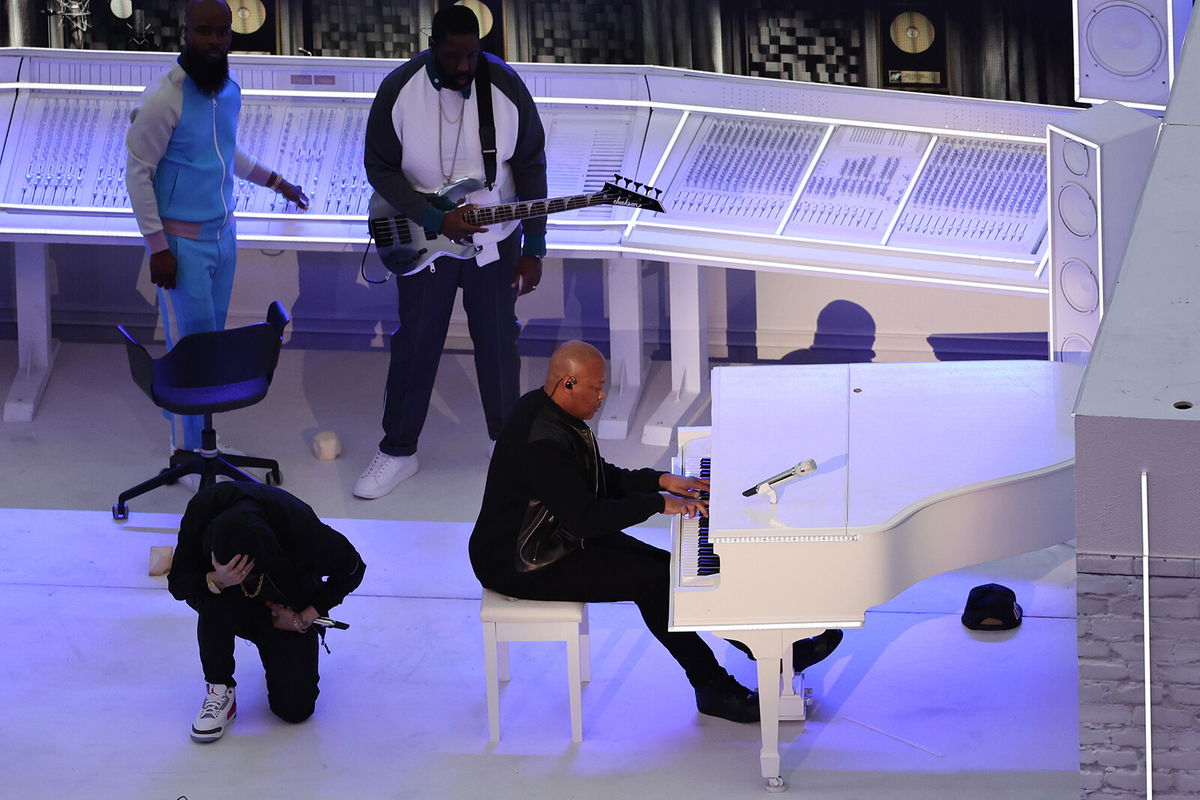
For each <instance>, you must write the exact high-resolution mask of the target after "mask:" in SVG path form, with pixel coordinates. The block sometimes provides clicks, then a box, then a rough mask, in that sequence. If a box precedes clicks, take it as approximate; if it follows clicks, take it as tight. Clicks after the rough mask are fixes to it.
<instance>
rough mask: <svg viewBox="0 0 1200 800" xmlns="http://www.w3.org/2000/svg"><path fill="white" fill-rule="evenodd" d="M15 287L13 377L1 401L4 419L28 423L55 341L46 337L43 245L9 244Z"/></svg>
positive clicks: (39, 396)
mask: <svg viewBox="0 0 1200 800" xmlns="http://www.w3.org/2000/svg"><path fill="white" fill-rule="evenodd" d="M13 255H14V258H13V261H14V265H15V267H16V289H17V365H18V366H17V376H16V377H15V378H13V382H12V386H11V387H10V388H9V390H8V397H7V399H6V400H5V401H4V421H5V422H32V421H33V414H34V412H35V411H36V410H37V405H38V401H39V400H41V399H42V392H43V391H45V389H46V381H48V380H49V379H50V368H51V367H52V366H53V365H54V357H55V356H56V355H57V354H58V342H56V341H54V340H53V339H51V338H50V281H49V278H48V276H47V274H46V245H44V244H35V243H30V242H16V243H15V244H14V245H13Z"/></svg>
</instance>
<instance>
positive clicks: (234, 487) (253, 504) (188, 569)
mask: <svg viewBox="0 0 1200 800" xmlns="http://www.w3.org/2000/svg"><path fill="white" fill-rule="evenodd" d="M226 512H229V513H226ZM217 517H222V523H223V524H229V523H231V522H232V523H234V524H236V523H238V522H244V523H245V524H246V525H257V526H262V525H264V524H265V525H266V526H267V527H269V528H270V529H271V531H272V532H273V533H274V537H273V538H274V541H275V542H277V543H278V547H277V548H274V549H273V551H272V552H270V553H266V554H264V555H262V556H260V557H258V558H256V560H255V568H254V571H255V572H256V573H259V572H265V573H266V574H267V575H268V576H269V577H270V579H271V588H272V589H274V591H269V592H268V593H267V594H265V595H264V597H268V598H270V599H273V600H276V602H281V603H282V604H284V605H286V606H288V607H289V608H291V609H292V610H294V611H302V610H304V609H305V608H307V607H308V606H310V605H311V606H312V607H313V608H315V609H316V610H317V611H319V612H321V613H322V614H327V613H329V610H330V609H331V608H333V607H334V606H336V605H337V604H338V603H340V602H342V600H344V599H345V597H346V595H348V594H350V592H352V591H354V590H355V589H356V588H358V585H359V584H360V583H362V579H363V573H364V571H365V569H366V565H365V564H363V561H362V559H361V558H360V557H359V555H358V551H357V550H355V549H354V545H352V544H350V541H349V540H348V539H346V537H345V536H343V535H342V534H340V533H338V532H337V531H335V530H334V529H333V528H331V527H329V526H328V525H326V524H325V523H324V522H321V520H320V519H319V518H318V517H317V515H316V513H315V512H314V511H313V510H312V508H310V507H309V506H308V504H306V503H304V502H302V501H301V500H299V499H297V498H296V497H293V496H292V495H290V494H288V493H287V492H285V491H283V490H282V489H276V488H274V487H271V486H264V485H262V484H255V483H248V482H245V481H232V482H228V483H218V484H216V485H214V486H210V487H208V488H207V489H203V490H201V491H199V492H197V493H196V496H195V497H193V498H192V500H191V502H190V503H188V506H187V510H186V511H185V512H184V514H183V519H182V520H181V521H180V524H179V541H178V544H177V545H176V547H175V555H174V557H173V559H172V561H171V571H170V573H169V574H168V575H167V587H168V588H169V589H170V590H171V594H172V595H173V596H174V597H175V599H176V600H196V599H199V598H202V597H204V596H205V595H206V594H208V591H209V590H208V585H207V584H206V583H205V575H206V574H207V573H208V572H211V571H212V568H213V567H212V561H211V555H212V551H211V549H210V546H207V545H208V539H207V538H206V536H205V531H206V530H207V529H208V527H209V524H210V523H211V522H212V521H213V520H214V519H216V518H217ZM219 555H220V554H219Z"/></svg>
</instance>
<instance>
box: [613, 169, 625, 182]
mask: <svg viewBox="0 0 1200 800" xmlns="http://www.w3.org/2000/svg"><path fill="white" fill-rule="evenodd" d="M623 180H625V179H624V178H622V177H621V173H619V172H614V173H613V182H614V183H620V182H621V181H623Z"/></svg>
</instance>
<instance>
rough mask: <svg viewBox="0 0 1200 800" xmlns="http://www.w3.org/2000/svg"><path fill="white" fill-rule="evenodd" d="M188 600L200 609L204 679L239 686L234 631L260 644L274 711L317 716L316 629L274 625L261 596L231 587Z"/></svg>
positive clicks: (289, 716) (291, 717) (295, 718)
mask: <svg viewBox="0 0 1200 800" xmlns="http://www.w3.org/2000/svg"><path fill="white" fill-rule="evenodd" d="M188 605H190V606H191V607H192V608H194V609H196V611H197V613H198V614H199V615H200V617H199V619H198V620H197V621H196V639H197V641H198V643H199V645H200V665H201V667H202V668H203V669H204V680H205V681H207V682H208V683H223V684H225V685H226V686H236V685H237V682H236V681H235V680H234V678H233V670H234V659H233V646H234V637H235V636H240V637H241V638H243V639H247V640H249V641H251V642H253V643H254V644H255V646H257V647H258V656H259V658H260V659H262V665H263V670H264V671H265V672H266V676H267V702H268V703H269V705H270V706H271V711H273V712H274V713H275V716H277V717H279V718H280V719H282V720H284V721H286V722H303V721H304V720H306V719H308V718H309V717H310V716H312V713H313V709H314V708H315V706H316V703H317V695H318V694H319V693H320V689H318V688H317V682H318V681H319V680H320V675H318V673H317V645H318V642H317V632H316V630H315V629H312V628H310V629H309V631H308V632H307V633H293V632H291V631H281V630H278V629H276V628H275V627H273V626H272V625H271V610H270V609H269V608H267V607H266V606H265V605H264V604H263V603H262V601H261V600H252V599H250V598H247V597H245V596H244V595H243V594H242V593H241V592H240V591H239V590H238V589H236V588H231V589H228V590H226V591H225V592H223V593H221V594H219V595H210V596H206V597H204V598H203V599H202V600H199V601H195V600H189V601H188Z"/></svg>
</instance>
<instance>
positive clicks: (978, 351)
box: [925, 331, 1050, 361]
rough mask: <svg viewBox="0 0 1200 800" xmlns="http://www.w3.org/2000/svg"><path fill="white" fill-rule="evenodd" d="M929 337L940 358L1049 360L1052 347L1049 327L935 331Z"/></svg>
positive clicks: (940, 359) (938, 358)
mask: <svg viewBox="0 0 1200 800" xmlns="http://www.w3.org/2000/svg"><path fill="white" fill-rule="evenodd" d="M925 341H927V342H929V346H930V347H931V348H933V354H934V355H935V356H936V357H937V360H938V361H1000V360H1021V361H1045V360H1046V359H1047V358H1048V357H1049V350H1050V337H1049V335H1048V334H1047V333H1046V332H1045V331H1016V332H1006V333H935V334H933V335H931V336H928V337H926V339H925Z"/></svg>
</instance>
